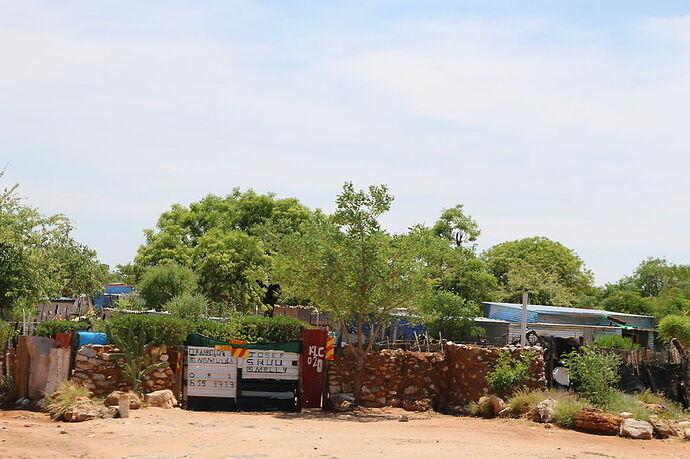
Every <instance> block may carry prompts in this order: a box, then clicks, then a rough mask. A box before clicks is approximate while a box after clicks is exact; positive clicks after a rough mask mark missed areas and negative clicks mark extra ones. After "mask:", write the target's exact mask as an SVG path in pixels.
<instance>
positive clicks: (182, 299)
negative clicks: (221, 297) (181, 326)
mask: <svg viewBox="0 0 690 459" xmlns="http://www.w3.org/2000/svg"><path fill="white" fill-rule="evenodd" d="M163 310H165V311H168V312H169V313H170V314H175V315H176V316H179V317H183V318H185V319H197V318H200V317H205V316H207V315H208V300H207V299H206V297H205V296H204V295H201V294H199V293H183V294H181V295H177V296H176V297H173V298H172V299H171V300H170V301H168V302H167V303H165V304H164V305H163Z"/></svg>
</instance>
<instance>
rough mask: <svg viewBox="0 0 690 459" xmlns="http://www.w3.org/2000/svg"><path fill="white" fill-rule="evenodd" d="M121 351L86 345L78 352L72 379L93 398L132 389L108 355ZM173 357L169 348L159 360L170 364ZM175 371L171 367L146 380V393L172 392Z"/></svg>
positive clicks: (157, 371) (107, 346) (153, 374)
mask: <svg viewBox="0 0 690 459" xmlns="http://www.w3.org/2000/svg"><path fill="white" fill-rule="evenodd" d="M116 352H119V350H118V349H117V348H116V347H114V346H111V345H105V346H103V345H99V344H87V345H85V346H82V348H81V349H79V351H78V352H77V356H76V359H75V362H74V370H73V371H72V380H73V381H75V382H77V383H81V384H83V385H84V386H86V387H87V388H88V389H89V390H90V391H91V392H93V394H94V395H105V394H109V393H110V392H112V391H114V390H122V391H127V390H129V388H130V387H129V384H128V383H127V381H125V379H124V377H123V376H122V370H120V367H118V366H117V361H115V360H110V359H109V357H108V355H109V354H113V353H116ZM169 359H170V355H169V353H168V352H167V349H165V350H164V351H163V353H161V356H160V361H161V362H167V361H168V360H169ZM173 380H174V372H173V370H172V369H171V368H170V367H168V368H165V369H162V370H156V371H154V372H153V373H151V374H149V375H147V376H146V377H145V380H144V383H143V384H142V387H143V389H144V390H145V391H146V392H152V391H155V390H161V389H170V388H171V387H172V385H173Z"/></svg>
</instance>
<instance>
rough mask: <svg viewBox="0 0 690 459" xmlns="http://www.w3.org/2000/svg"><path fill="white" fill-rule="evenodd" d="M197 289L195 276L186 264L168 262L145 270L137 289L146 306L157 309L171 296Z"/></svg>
mask: <svg viewBox="0 0 690 459" xmlns="http://www.w3.org/2000/svg"><path fill="white" fill-rule="evenodd" d="M196 289H197V276H196V274H194V272H193V271H192V270H191V269H189V268H187V267H186V266H181V265H178V264H176V263H169V264H165V265H160V266H153V267H151V268H149V269H147V270H146V272H145V273H144V275H143V276H142V277H141V281H140V282H139V284H137V290H138V291H139V293H140V294H141V296H142V298H144V301H145V302H146V307H147V308H149V309H155V310H157V311H159V310H160V309H161V308H162V307H163V305H164V304H165V303H167V302H168V301H170V300H171V299H172V298H174V297H176V296H178V295H182V294H183V293H191V292H193V291H195V290H196Z"/></svg>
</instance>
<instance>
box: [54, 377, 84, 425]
mask: <svg viewBox="0 0 690 459" xmlns="http://www.w3.org/2000/svg"><path fill="white" fill-rule="evenodd" d="M89 395H90V392H89V390H88V389H87V388H86V387H84V386H82V385H80V384H76V383H74V382H72V381H67V382H63V383H61V384H60V385H59V386H58V389H57V390H56V391H55V392H54V393H53V394H52V395H49V396H48V397H46V401H45V404H44V407H45V408H46V409H47V410H48V411H49V412H50V415H51V416H52V418H53V419H61V418H62V416H63V415H64V414H65V412H66V411H67V409H68V408H69V407H71V406H72V405H74V402H75V401H76V400H77V398H79V397H88V396H89Z"/></svg>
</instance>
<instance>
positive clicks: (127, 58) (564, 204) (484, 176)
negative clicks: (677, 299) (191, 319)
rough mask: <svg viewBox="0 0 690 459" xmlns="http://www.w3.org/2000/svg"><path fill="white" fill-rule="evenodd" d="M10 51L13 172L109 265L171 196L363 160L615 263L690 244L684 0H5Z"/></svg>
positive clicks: (391, 220)
mask: <svg viewBox="0 0 690 459" xmlns="http://www.w3.org/2000/svg"><path fill="white" fill-rule="evenodd" d="M0 65H1V66H2V67H1V71H0V142H1V143H0V145H2V154H1V156H0V166H6V168H7V173H6V178H7V179H8V182H18V183H20V185H21V193H22V194H23V195H24V196H26V198H27V201H28V202H30V203H31V204H33V205H36V206H38V207H40V208H41V209H42V210H43V211H45V212H62V213H65V214H66V215H68V216H69V217H70V218H71V219H72V220H73V221H74V224H75V225H76V227H77V230H76V235H77V237H78V238H79V239H80V240H81V241H83V242H85V243H87V244H88V245H90V246H92V247H94V248H95V249H97V250H98V253H99V256H100V258H101V259H102V260H103V261H104V262H106V263H109V264H113V265H114V264H116V263H124V262H127V261H129V260H131V258H132V256H133V255H134V253H135V252H136V249H137V247H138V245H139V244H140V243H141V242H142V240H143V237H142V230H143V229H144V228H149V227H152V226H153V225H154V224H155V221H156V218H157V217H158V215H159V214H160V213H161V212H162V211H163V210H165V209H166V208H167V207H169V206H170V204H172V203H177V202H179V203H189V202H191V201H196V200H198V199H200V198H201V197H203V196H204V195H206V194H208V193H216V194H224V193H227V192H229V191H230V190H231V189H232V188H233V187H235V186H239V187H241V188H243V189H244V188H249V187H251V188H254V189H255V190H257V191H259V192H266V191H273V192H276V193H277V194H278V195H279V196H285V197H287V196H294V197H298V198H300V199H301V200H302V201H303V202H304V203H305V204H306V205H308V206H311V207H322V208H324V209H326V210H330V209H332V206H333V201H334V198H335V196H336V195H337V193H338V191H339V190H340V187H341V185H342V183H343V182H344V181H345V180H353V181H354V182H355V184H356V185H357V186H360V187H364V186H367V185H369V184H372V183H376V184H378V183H386V184H388V185H389V186H390V188H391V190H392V192H393V194H394V195H395V196H396V201H395V203H394V207H393V210H392V211H391V212H390V213H389V214H388V215H387V216H386V217H385V224H386V226H387V227H388V228H389V229H390V230H391V231H404V230H405V229H406V228H407V227H408V226H410V225H413V224H415V223H419V222H426V223H429V224H430V223H432V222H433V221H434V220H435V219H436V217H437V216H438V215H439V213H440V212H441V210H442V209H443V208H446V207H450V206H453V205H455V204H456V203H462V204H464V205H465V208H466V210H467V211H468V212H469V213H471V214H472V215H473V216H475V218H476V219H477V220H478V222H479V224H480V226H481V228H482V236H481V239H480V248H487V247H489V246H491V245H493V244H495V243H497V242H502V241H505V240H513V239H517V238H521V237H527V236H534V235H541V236H547V237H549V238H552V239H554V240H558V241H561V242H562V243H564V244H565V245H567V246H568V247H571V248H573V249H575V250H576V251H577V252H578V253H579V254H580V255H581V256H582V258H583V259H584V260H585V262H586V264H587V266H588V267H589V268H591V269H592V270H593V271H594V272H595V275H596V279H597V283H603V282H608V281H614V280H617V279H618V278H620V277H621V276H623V275H626V274H628V273H630V272H631V271H632V270H633V269H634V268H635V266H636V265H637V264H638V263H639V262H640V261H641V260H642V259H643V258H645V257H647V256H666V257H668V258H669V259H670V260H672V261H675V262H679V263H690V243H689V242H688V233H689V231H688V229H690V185H689V184H688V183H689V182H688V175H689V174H690V159H689V158H690V156H689V155H688V151H689V149H688V147H689V146H690V131H689V130H688V128H687V126H688V121H690V119H689V118H690V117H689V116H688V110H689V107H690V4H688V2H680V1H678V2H672V1H668V2H663V1H662V2H649V1H639V2H634V1H625V2H623V1H620V2H616V1H607V2H601V1H570V2H568V1H558V2H555V1H530V2H524V1H517V0H516V1H507V0H506V1H486V0H485V1H476V2H462V1H432V0H419V1H392V0H391V1H366V2H365V1H324V0H321V1H278V0H276V1H263V2H261V1H257V2H251V1H232V0H225V1H199V0H197V1H187V2H182V1H170V0H168V1H146V2H142V1H136V2H134V1H132V2H129V1H121V0H118V1H114V0H113V1H64V2H60V1H46V2H33V1H22V2H17V1H0Z"/></svg>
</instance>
